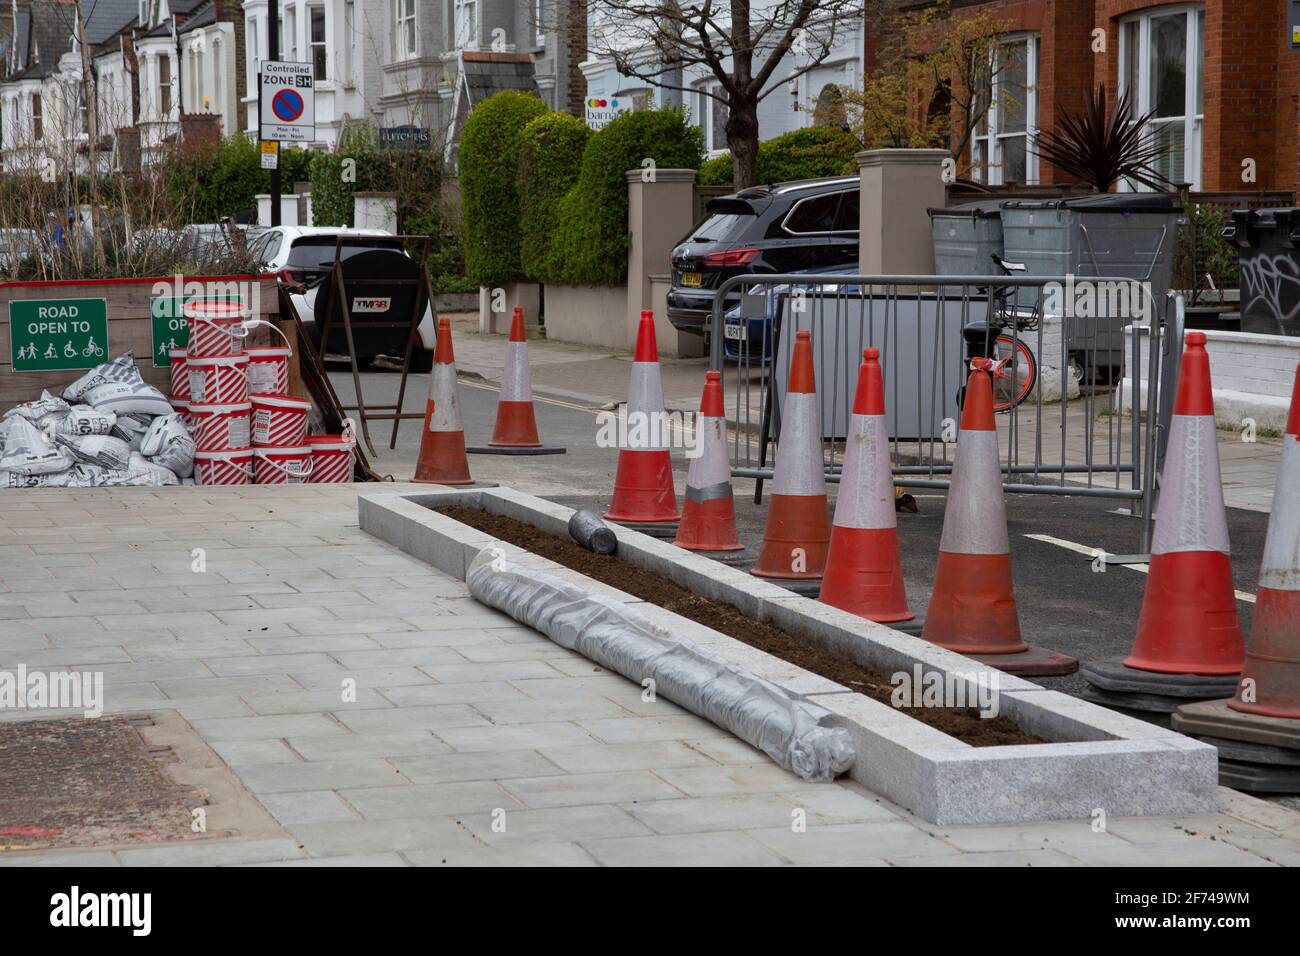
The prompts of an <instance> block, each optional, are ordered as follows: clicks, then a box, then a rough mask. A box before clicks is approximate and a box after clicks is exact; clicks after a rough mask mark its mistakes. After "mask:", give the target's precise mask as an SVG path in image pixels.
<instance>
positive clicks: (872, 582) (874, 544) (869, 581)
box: [819, 348, 916, 623]
mask: <svg viewBox="0 0 1300 956" xmlns="http://www.w3.org/2000/svg"><path fill="white" fill-rule="evenodd" d="M819 600H821V602H822V603H823V604H829V605H831V606H832V607H837V608H840V609H841V610H844V611H849V612H851V613H853V614H857V615H859V616H860V617H865V618H868V619H870V620H872V621H880V622H883V623H889V622H895V621H910V620H911V619H912V618H914V617H916V614H915V613H913V612H912V610H911V609H910V608H908V606H907V594H906V591H905V590H904V587H903V569H902V567H901V565H900V563H899V559H898V519H897V518H896V517H895V514H894V479H893V474H892V472H891V471H890V467H889V428H888V426H887V425H886V423H885V386H884V380H883V379H882V377H881V374H880V350H879V349H874V348H869V349H866V350H864V351H863V353H862V366H861V367H860V368H859V369H858V387H857V392H856V394H855V395H854V398H853V417H852V419H851V421H850V422H849V429H848V436H847V437H846V439H845V447H844V468H843V470H842V471H841V472H840V488H839V494H838V495H837V496H836V498H835V521H834V523H833V526H832V528H831V548H830V554H829V555H828V556H827V558H826V576H825V577H824V578H823V580H822V590H821V595H820V597H819Z"/></svg>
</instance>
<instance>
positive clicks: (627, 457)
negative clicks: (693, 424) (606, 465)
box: [605, 309, 681, 524]
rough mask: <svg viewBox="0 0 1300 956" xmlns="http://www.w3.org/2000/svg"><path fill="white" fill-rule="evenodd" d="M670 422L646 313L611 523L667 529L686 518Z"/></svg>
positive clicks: (635, 359) (651, 318)
mask: <svg viewBox="0 0 1300 956" xmlns="http://www.w3.org/2000/svg"><path fill="white" fill-rule="evenodd" d="M666 420H667V417H666V416H665V414H664V391H663V384H662V383H661V381H660V379H659V347H658V345H657V344H656V343H655V321H654V313H653V312H651V311H650V310H649V309H644V310H642V312H641V325H640V326H639V327H638V328H637V335H636V352H635V354H634V355H633V357H632V381H631V384H630V386H629V388H628V396H627V429H626V430H625V432H624V434H623V435H622V436H621V437H620V442H619V446H620V447H619V452H618V471H617V473H616V474H615V476H614V498H613V500H612V501H610V504H609V511H607V512H606V513H605V517H606V518H608V519H609V520H611V521H620V522H624V523H627V522H633V523H637V524H641V523H646V524H655V523H657V524H663V523H667V522H672V521H677V520H678V519H680V518H681V515H680V514H678V513H677V493H676V492H675V491H674V490H673V465H672V459H671V457H670V456H669V454H668V448H667V447H666V445H665V444H664V436H663V435H662V434H660V432H661V431H662V427H663V425H664V424H665V423H666ZM633 446H635V447H633Z"/></svg>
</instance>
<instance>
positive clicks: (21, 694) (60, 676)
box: [0, 664, 104, 717]
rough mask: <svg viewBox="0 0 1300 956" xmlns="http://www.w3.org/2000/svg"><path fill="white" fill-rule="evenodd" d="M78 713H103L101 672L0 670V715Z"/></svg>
mask: <svg viewBox="0 0 1300 956" xmlns="http://www.w3.org/2000/svg"><path fill="white" fill-rule="evenodd" d="M4 710H80V711H81V712H82V714H83V716H86V717H99V716H101V715H102V714H103V713H104V672H103V671H84V672H82V671H48V672H47V671H29V670H28V669H27V665H26V664H19V665H18V667H17V668H16V669H15V670H12V671H9V670H0V711H4Z"/></svg>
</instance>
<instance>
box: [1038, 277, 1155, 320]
mask: <svg viewBox="0 0 1300 956" xmlns="http://www.w3.org/2000/svg"><path fill="white" fill-rule="evenodd" d="M1042 304H1043V314H1044V315H1047V316H1055V317H1059V318H1067V319H1099V318H1111V319H1130V320H1132V321H1134V322H1143V321H1150V319H1151V313H1152V299H1151V283H1150V282H1143V281H1141V280H1138V279H1117V280H1114V281H1110V280H1101V279H1088V278H1079V277H1077V276H1075V275H1072V274H1070V273H1066V276H1065V282H1045V283H1043V298H1042Z"/></svg>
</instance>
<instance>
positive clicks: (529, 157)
mask: <svg viewBox="0 0 1300 956" xmlns="http://www.w3.org/2000/svg"><path fill="white" fill-rule="evenodd" d="M591 135H592V133H591V130H590V129H588V128H587V124H586V123H584V122H583V121H582V120H580V119H578V118H577V117H575V116H571V115H569V114H568V113H546V114H545V115H542V116H539V117H537V118H536V119H535V120H533V121H532V122H531V123H529V124H528V125H527V126H525V127H524V130H523V133H522V134H521V143H520V148H519V219H520V229H519V236H520V241H519V259H520V264H521V265H522V267H523V273H524V276H525V277H526V278H528V279H530V280H531V281H533V282H555V281H557V279H558V277H559V275H560V262H559V256H558V245H556V244H553V243H552V241H551V240H552V239H553V237H554V235H555V218H556V211H557V208H558V206H559V204H560V201H561V200H562V199H563V198H564V196H565V195H566V194H567V193H568V192H569V190H570V189H572V188H573V186H574V184H575V183H576V182H577V181H578V175H579V173H580V172H581V170H582V154H583V151H584V150H585V149H586V148H587V141H588V140H589V139H591Z"/></svg>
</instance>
